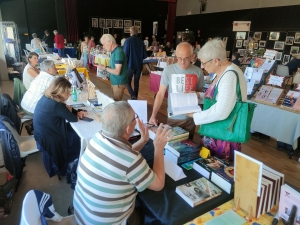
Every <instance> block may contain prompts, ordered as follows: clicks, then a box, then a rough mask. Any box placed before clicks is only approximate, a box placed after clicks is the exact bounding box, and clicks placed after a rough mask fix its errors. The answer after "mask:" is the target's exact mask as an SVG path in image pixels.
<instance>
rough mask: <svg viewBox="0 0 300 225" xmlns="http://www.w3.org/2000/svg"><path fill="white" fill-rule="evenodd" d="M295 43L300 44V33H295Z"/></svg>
mask: <svg viewBox="0 0 300 225" xmlns="http://www.w3.org/2000/svg"><path fill="white" fill-rule="evenodd" d="M294 44H300V33H295V39H294Z"/></svg>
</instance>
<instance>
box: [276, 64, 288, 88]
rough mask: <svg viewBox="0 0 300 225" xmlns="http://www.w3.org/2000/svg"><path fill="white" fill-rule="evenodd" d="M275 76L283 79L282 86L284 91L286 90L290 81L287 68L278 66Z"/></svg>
mask: <svg viewBox="0 0 300 225" xmlns="http://www.w3.org/2000/svg"><path fill="white" fill-rule="evenodd" d="M276 74H277V75H278V76H281V77H284V78H285V79H284V80H285V82H286V83H285V86H284V89H286V86H287V85H288V83H289V81H290V78H291V77H292V76H290V73H289V68H288V67H287V66H284V65H278V66H277V70H276Z"/></svg>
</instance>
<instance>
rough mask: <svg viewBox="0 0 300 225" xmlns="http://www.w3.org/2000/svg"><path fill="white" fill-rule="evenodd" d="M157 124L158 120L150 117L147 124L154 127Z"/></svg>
mask: <svg viewBox="0 0 300 225" xmlns="http://www.w3.org/2000/svg"><path fill="white" fill-rule="evenodd" d="M157 122H158V120H157V119H156V118H155V117H153V116H151V117H150V120H149V124H154V125H155V126H157Z"/></svg>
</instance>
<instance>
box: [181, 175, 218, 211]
mask: <svg viewBox="0 0 300 225" xmlns="http://www.w3.org/2000/svg"><path fill="white" fill-rule="evenodd" d="M176 193H177V194H179V195H180V197H182V198H183V199H184V200H185V201H186V202H187V203H188V204H189V205H190V206H192V207H195V206H197V205H199V204H201V203H203V202H206V201H208V200H210V199H212V198H215V197H217V196H219V195H221V194H222V191H221V190H220V189H219V188H218V187H216V186H215V185H214V184H212V183H211V182H210V181H208V180H207V179H206V178H205V177H201V178H199V179H197V180H194V181H191V182H189V183H186V184H183V185H180V186H178V187H176Z"/></svg>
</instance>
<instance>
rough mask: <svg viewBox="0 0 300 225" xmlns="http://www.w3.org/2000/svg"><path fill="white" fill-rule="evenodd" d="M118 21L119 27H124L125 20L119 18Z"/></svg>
mask: <svg viewBox="0 0 300 225" xmlns="http://www.w3.org/2000/svg"><path fill="white" fill-rule="evenodd" d="M118 23H119V25H118V26H119V28H123V20H118Z"/></svg>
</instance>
